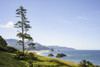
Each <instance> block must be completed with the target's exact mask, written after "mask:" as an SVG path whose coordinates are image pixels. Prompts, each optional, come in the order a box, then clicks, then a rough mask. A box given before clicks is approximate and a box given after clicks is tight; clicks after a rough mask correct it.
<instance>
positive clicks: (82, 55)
mask: <svg viewBox="0 0 100 67" xmlns="http://www.w3.org/2000/svg"><path fill="white" fill-rule="evenodd" d="M50 53H52V54H53V55H54V57H52V58H56V57H55V56H56V54H57V53H64V54H66V55H67V56H66V57H62V58H60V59H63V60H68V61H72V62H75V63H79V62H80V61H82V60H83V59H86V60H88V61H90V62H92V63H93V64H94V65H100V50H73V51H68V50H62V51H46V52H45V51H44V52H41V53H40V55H42V56H46V57H48V54H50Z"/></svg>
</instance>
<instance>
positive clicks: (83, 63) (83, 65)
mask: <svg viewBox="0 0 100 67" xmlns="http://www.w3.org/2000/svg"><path fill="white" fill-rule="evenodd" d="M90 66H92V67H95V66H94V65H93V64H92V63H91V62H90V61H86V60H82V61H81V62H80V64H79V67H90Z"/></svg>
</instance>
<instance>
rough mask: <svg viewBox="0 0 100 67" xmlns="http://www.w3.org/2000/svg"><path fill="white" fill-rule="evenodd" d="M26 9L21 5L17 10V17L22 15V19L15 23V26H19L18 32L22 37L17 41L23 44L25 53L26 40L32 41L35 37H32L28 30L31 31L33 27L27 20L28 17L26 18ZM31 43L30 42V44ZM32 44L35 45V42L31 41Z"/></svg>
mask: <svg viewBox="0 0 100 67" xmlns="http://www.w3.org/2000/svg"><path fill="white" fill-rule="evenodd" d="M26 11H27V10H26V9H24V8H23V7H22V6H20V7H19V8H18V9H17V10H16V14H17V17H20V18H21V20H20V21H18V22H17V23H16V24H15V28H18V30H19V32H18V33H17V36H18V37H19V38H21V40H19V41H18V42H17V44H19V45H22V49H23V53H24V50H25V47H24V46H25V42H26V41H30V42H32V41H33V39H32V37H31V36H30V35H29V34H27V32H28V31H29V29H30V28H31V26H30V24H29V23H30V22H29V21H27V18H26ZM29 45H30V44H29ZM31 45H34V44H33V43H31Z"/></svg>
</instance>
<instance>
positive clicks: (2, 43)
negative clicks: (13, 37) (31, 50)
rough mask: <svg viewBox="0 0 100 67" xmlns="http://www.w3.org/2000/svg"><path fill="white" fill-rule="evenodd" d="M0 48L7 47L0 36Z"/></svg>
mask: <svg viewBox="0 0 100 67" xmlns="http://www.w3.org/2000/svg"><path fill="white" fill-rule="evenodd" d="M0 46H3V47H5V46H7V43H6V41H5V40H4V39H3V38H2V37H1V36H0Z"/></svg>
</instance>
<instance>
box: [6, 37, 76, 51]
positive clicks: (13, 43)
mask: <svg viewBox="0 0 100 67" xmlns="http://www.w3.org/2000/svg"><path fill="white" fill-rule="evenodd" d="M5 41H6V42H7V43H8V46H12V47H15V48H16V49H19V50H22V45H16V44H17V41H18V40H17V39H5ZM25 47H26V49H28V50H50V49H52V48H53V49H54V50H75V49H74V48H67V47H59V46H44V45H41V44H40V43H37V42H36V43H35V46H34V47H35V49H34V47H33V46H28V45H25Z"/></svg>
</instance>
